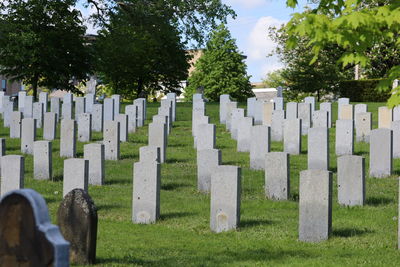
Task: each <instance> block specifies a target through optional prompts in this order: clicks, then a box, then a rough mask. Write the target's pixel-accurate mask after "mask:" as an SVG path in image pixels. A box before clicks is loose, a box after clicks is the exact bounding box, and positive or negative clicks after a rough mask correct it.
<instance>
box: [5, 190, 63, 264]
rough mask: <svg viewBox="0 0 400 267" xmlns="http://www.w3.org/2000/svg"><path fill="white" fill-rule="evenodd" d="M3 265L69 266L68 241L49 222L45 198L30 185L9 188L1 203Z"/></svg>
mask: <svg viewBox="0 0 400 267" xmlns="http://www.w3.org/2000/svg"><path fill="white" fill-rule="evenodd" d="M0 218H1V220H0V236H1V245H0V263H1V265H2V266H54V267H67V266H69V243H68V242H67V241H66V240H65V239H64V237H63V236H62V235H61V233H60V230H59V228H58V227H57V226H56V225H53V224H51V220H50V217H49V212H48V209H47V206H46V201H45V200H44V199H43V197H42V196H41V195H40V194H39V193H37V192H36V191H34V190H32V189H21V190H15V191H12V192H9V193H8V194H7V195H5V196H4V197H3V198H2V199H1V203H0Z"/></svg>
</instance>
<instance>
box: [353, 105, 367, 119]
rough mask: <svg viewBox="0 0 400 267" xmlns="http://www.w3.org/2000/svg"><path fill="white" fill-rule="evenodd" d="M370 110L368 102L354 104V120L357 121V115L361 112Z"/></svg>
mask: <svg viewBox="0 0 400 267" xmlns="http://www.w3.org/2000/svg"><path fill="white" fill-rule="evenodd" d="M365 112H368V106H367V104H357V105H355V106H354V120H355V121H357V116H358V114H359V113H365Z"/></svg>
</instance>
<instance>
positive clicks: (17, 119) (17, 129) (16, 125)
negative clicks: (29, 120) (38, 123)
mask: <svg viewBox="0 0 400 267" xmlns="http://www.w3.org/2000/svg"><path fill="white" fill-rule="evenodd" d="M21 124H22V112H20V111H14V112H13V113H12V114H11V125H10V138H21Z"/></svg>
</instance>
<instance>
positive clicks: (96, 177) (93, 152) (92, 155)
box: [83, 144, 105, 185]
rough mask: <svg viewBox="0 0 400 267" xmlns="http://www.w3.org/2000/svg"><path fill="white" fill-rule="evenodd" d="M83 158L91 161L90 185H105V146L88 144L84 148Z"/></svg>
mask: <svg viewBox="0 0 400 267" xmlns="http://www.w3.org/2000/svg"><path fill="white" fill-rule="evenodd" d="M83 157H84V159H86V160H88V161H89V174H88V175H89V178H88V179H89V181H88V182H89V184H92V185H103V184H104V174H105V172H104V145H103V144H86V145H84V146H83Z"/></svg>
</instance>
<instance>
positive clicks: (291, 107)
mask: <svg viewBox="0 0 400 267" xmlns="http://www.w3.org/2000/svg"><path fill="white" fill-rule="evenodd" d="M297 118H298V104H297V103H296V102H289V103H287V104H286V119H288V120H294V119H297Z"/></svg>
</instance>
